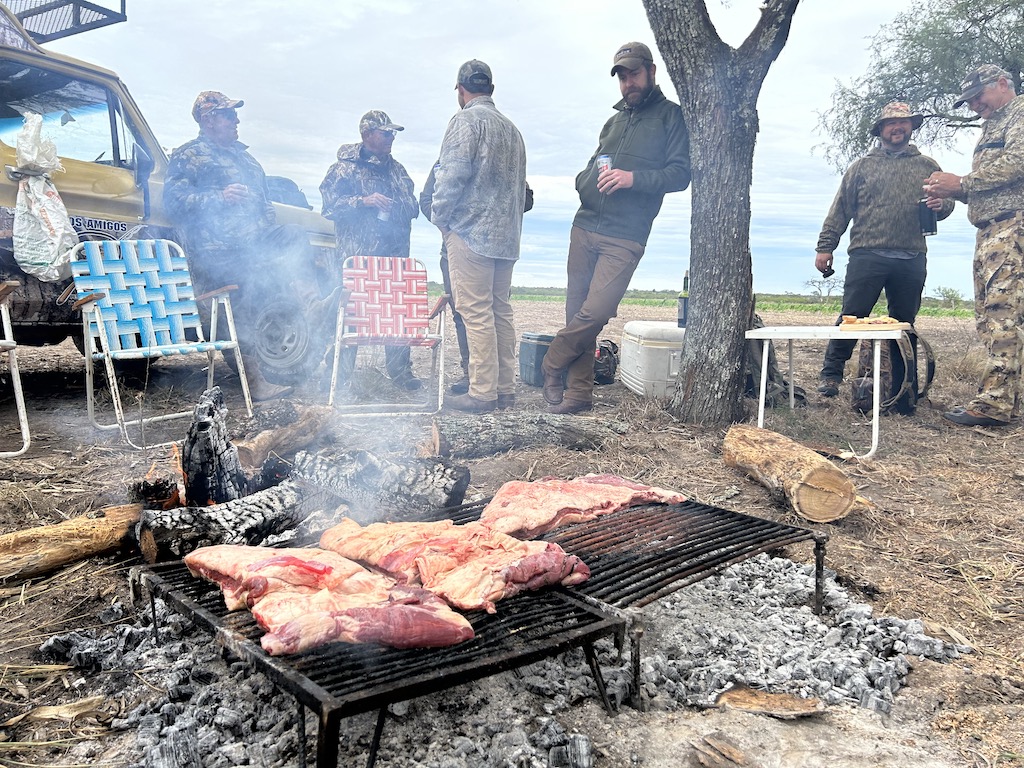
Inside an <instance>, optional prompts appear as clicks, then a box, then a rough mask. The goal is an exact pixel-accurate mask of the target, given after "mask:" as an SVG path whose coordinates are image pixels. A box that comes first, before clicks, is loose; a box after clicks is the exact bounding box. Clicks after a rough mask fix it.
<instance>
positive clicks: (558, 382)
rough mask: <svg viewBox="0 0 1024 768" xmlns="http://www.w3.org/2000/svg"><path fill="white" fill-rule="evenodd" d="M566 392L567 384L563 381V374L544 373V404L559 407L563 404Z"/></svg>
mask: <svg viewBox="0 0 1024 768" xmlns="http://www.w3.org/2000/svg"><path fill="white" fill-rule="evenodd" d="M564 391H565V384H564V382H563V381H562V374H561V373H548V372H547V371H544V402H546V403H547V404H548V405H558V404H559V403H560V402H562V393H563V392H564Z"/></svg>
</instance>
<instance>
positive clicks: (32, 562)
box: [0, 504, 142, 580]
mask: <svg viewBox="0 0 1024 768" xmlns="http://www.w3.org/2000/svg"><path fill="white" fill-rule="evenodd" d="M141 513H142V505H141V504H125V505H123V506H117V507H107V508H106V509H101V510H100V511H99V514H98V515H97V516H95V517H91V516H88V515H85V516H82V517H75V518H72V519H71V520H65V521H64V522H62V523H55V524H54V525H42V526H38V527H36V528H28V529H26V530H24V531H15V532H14V533H8V534H4V535H3V536H0V580H5V579H27V578H30V577H32V576H38V575H40V574H43V573H49V572H50V571H55V570H57V569H59V568H62V567H63V566H65V565H68V564H69V563H74V562H77V561H78V560H84V559H85V558H87V557H92V556H93V555H101V554H106V553H108V552H115V551H117V550H118V549H120V548H121V547H122V546H126V545H130V544H131V543H132V537H131V532H132V529H133V528H134V526H135V524H136V523H138V521H139V515H140V514H141Z"/></svg>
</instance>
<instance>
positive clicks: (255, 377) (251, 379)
mask: <svg viewBox="0 0 1024 768" xmlns="http://www.w3.org/2000/svg"><path fill="white" fill-rule="evenodd" d="M242 364H243V365H244V366H245V380H246V381H247V382H248V383H249V397H251V398H252V399H253V401H254V402H257V403H262V402H264V401H265V400H276V399H277V398H279V397H287V396H288V395H290V394H291V393H292V392H294V391H295V387H282V386H278V385H277V384H272V383H271V382H269V381H267V380H266V379H265V378H263V373H262V372H261V371H260V363H259V360H258V359H257V358H255V357H249V356H248V355H245V356H243V357H242Z"/></svg>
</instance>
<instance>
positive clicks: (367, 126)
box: [359, 109, 405, 133]
mask: <svg viewBox="0 0 1024 768" xmlns="http://www.w3.org/2000/svg"><path fill="white" fill-rule="evenodd" d="M404 130H405V126H404V125H398V124H397V123H392V122H391V118H390V117H388V115H387V112H383V111H381V110H379V109H371V110H370V111H369V112H367V113H366V114H365V115H363V116H362V117H361V118H359V133H366V132H367V131H391V133H394V132H395V131H404Z"/></svg>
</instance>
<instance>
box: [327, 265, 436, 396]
mask: <svg viewBox="0 0 1024 768" xmlns="http://www.w3.org/2000/svg"><path fill="white" fill-rule="evenodd" d="M341 274H342V283H343V286H344V289H345V291H346V293H347V294H348V299H347V301H344V300H343V301H342V304H341V306H340V307H339V309H338V322H337V326H336V328H335V335H334V336H335V340H334V365H333V367H332V369H331V391H330V396H329V398H328V404H329V405H334V395H335V390H336V389H337V385H338V364H339V361H340V359H341V354H342V350H343V349H346V348H352V347H355V348H356V349H359V348H360V347H367V346H381V347H427V348H429V349H430V350H431V373H430V381H431V382H434V386H436V388H437V392H436V396H431V393H430V391H429V389H428V391H427V397H426V400H425V401H424V400H422V399H420V400H417V401H415V402H373V403H362V404H344V405H339V406H337V410H338V411H339V412H346V413H351V414H354V415H356V414H365V415H389V414H399V413H437V411H439V410H440V409H441V403H442V401H443V398H444V334H445V323H444V316H445V307H446V306H447V296H442V297H441V298H440V299H439V300H438V301H437V302H436V303H435V305H434V307H433V308H431V307H430V305H429V297H428V296H427V269H426V267H425V266H424V264H423V262H421V261H420V260H419V259H402V258H392V257H384V256H351V257H349V258H347V259H346V260H345V263H344V264H343V265H342V272H341ZM435 318H436V319H437V330H436V332H434V333H432V332H431V331H430V322H431V320H433V319H435Z"/></svg>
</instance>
